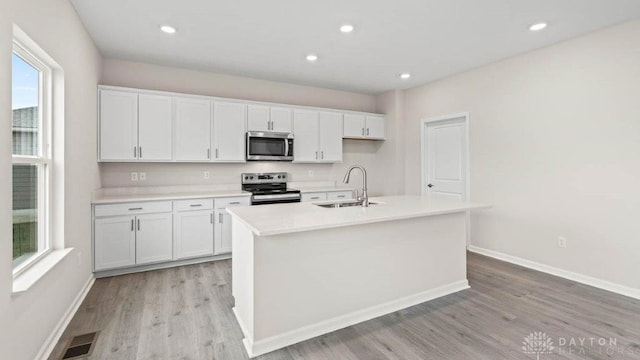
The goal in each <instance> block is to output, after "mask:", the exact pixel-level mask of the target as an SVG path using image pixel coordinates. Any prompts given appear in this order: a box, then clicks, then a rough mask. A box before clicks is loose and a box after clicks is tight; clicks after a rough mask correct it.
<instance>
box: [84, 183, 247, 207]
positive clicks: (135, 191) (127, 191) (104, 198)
mask: <svg viewBox="0 0 640 360" xmlns="http://www.w3.org/2000/svg"><path fill="white" fill-rule="evenodd" d="M234 196H251V193H250V192H247V191H242V190H240V189H228V188H226V189H225V188H217V189H216V188H211V187H209V188H205V187H155V188H148V189H146V188H113V189H101V190H98V191H96V192H94V194H93V201H92V203H93V204H96V205H97V204H113V203H126V202H138V201H162V200H184V199H200V198H216V197H234Z"/></svg>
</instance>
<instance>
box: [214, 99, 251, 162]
mask: <svg viewBox="0 0 640 360" xmlns="http://www.w3.org/2000/svg"><path fill="white" fill-rule="evenodd" d="M246 118H247V106H246V105H245V104H242V103H231V102H218V101H216V102H215V104H214V114H213V124H214V125H213V126H214V128H213V133H214V134H213V135H214V139H215V141H214V146H213V147H214V149H215V151H214V154H213V160H214V161H228V162H245V161H246V157H245V141H244V138H245V133H246V121H247V119H246Z"/></svg>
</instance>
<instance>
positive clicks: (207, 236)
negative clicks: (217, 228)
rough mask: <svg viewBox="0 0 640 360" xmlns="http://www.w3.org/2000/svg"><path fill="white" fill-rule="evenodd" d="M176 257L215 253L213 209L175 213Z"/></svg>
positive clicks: (184, 257)
mask: <svg viewBox="0 0 640 360" xmlns="http://www.w3.org/2000/svg"><path fill="white" fill-rule="evenodd" d="M175 219H176V221H175V223H176V233H175V234H176V235H175V242H176V248H175V249H176V252H175V254H176V256H175V258H176V259H186V258H191V257H198V256H207V255H213V229H214V225H213V222H214V219H213V210H212V209H209V210H195V211H179V212H177V213H176V215H175Z"/></svg>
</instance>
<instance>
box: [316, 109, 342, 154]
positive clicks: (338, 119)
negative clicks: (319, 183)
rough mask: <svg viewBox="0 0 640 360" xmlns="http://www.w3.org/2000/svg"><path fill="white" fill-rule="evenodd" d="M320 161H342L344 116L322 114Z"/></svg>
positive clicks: (329, 113) (339, 114) (328, 113)
mask: <svg viewBox="0 0 640 360" xmlns="http://www.w3.org/2000/svg"><path fill="white" fill-rule="evenodd" d="M319 128H320V132H319V135H320V147H319V148H318V150H319V151H320V159H319V161H321V162H341V161H342V114H341V113H333V112H321V113H320V126H319Z"/></svg>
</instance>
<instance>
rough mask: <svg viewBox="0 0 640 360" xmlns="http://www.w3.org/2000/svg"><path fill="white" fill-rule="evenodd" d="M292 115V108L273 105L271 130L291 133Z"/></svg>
mask: <svg viewBox="0 0 640 360" xmlns="http://www.w3.org/2000/svg"><path fill="white" fill-rule="evenodd" d="M291 117H292V111H291V109H289V108H283V107H271V131H275V132H282V133H290V132H291Z"/></svg>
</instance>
